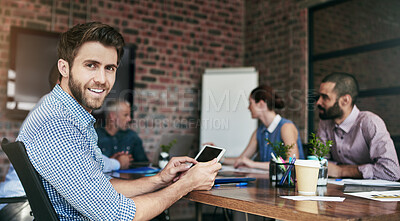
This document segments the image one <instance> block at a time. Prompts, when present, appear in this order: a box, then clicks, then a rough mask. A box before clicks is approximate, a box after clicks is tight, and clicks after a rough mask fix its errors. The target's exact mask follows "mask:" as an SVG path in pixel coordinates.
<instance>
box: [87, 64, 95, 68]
mask: <svg viewBox="0 0 400 221" xmlns="http://www.w3.org/2000/svg"><path fill="white" fill-rule="evenodd" d="M86 66H87V67H89V68H94V67H95V65H94V64H87V65H86Z"/></svg>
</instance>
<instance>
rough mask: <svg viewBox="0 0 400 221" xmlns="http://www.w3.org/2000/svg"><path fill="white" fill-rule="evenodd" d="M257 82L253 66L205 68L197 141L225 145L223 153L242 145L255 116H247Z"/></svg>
mask: <svg viewBox="0 0 400 221" xmlns="http://www.w3.org/2000/svg"><path fill="white" fill-rule="evenodd" d="M257 86H258V72H257V71H256V70H255V68H253V67H244V68H222V69H206V70H205V73H204V75H203V86H202V102H201V127H200V144H202V143H206V142H213V143H214V144H215V145H217V146H221V147H224V148H226V149H227V150H226V153H225V156H226V157H236V156H239V155H240V154H241V153H242V151H243V150H244V149H245V148H246V146H247V144H248V142H249V140H250V136H251V134H252V133H253V132H254V130H255V129H256V128H257V120H254V119H251V114H250V111H249V110H248V106H249V95H250V92H251V91H252V90H253V89H254V88H256V87H257Z"/></svg>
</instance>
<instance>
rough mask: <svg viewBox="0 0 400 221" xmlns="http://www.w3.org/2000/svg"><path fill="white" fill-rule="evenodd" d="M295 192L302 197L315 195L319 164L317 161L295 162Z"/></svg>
mask: <svg viewBox="0 0 400 221" xmlns="http://www.w3.org/2000/svg"><path fill="white" fill-rule="evenodd" d="M294 166H295V170H296V180H297V191H299V194H302V195H315V192H316V191H317V183H318V172H319V168H320V166H321V165H320V163H319V161H318V160H296V162H295V163H294Z"/></svg>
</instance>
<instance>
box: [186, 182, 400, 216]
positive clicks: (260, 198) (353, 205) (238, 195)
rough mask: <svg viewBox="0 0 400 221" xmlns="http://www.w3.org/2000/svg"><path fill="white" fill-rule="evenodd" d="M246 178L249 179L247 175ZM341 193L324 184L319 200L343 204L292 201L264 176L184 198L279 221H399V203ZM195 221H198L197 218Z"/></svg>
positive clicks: (339, 188) (290, 191)
mask: <svg viewBox="0 0 400 221" xmlns="http://www.w3.org/2000/svg"><path fill="white" fill-rule="evenodd" d="M234 175H235V174H234ZM236 175H237V174H236ZM247 176H249V177H252V175H251V174H248V175H247ZM256 176H260V174H257V175H256ZM343 189H344V187H343V186H339V185H334V184H328V185H327V186H323V187H318V190H317V195H320V196H322V195H323V196H340V197H345V198H346V199H345V200H344V201H343V202H323V201H294V200H289V199H284V198H281V197H279V196H288V195H290V196H293V195H297V192H296V189H294V188H276V187H273V186H272V184H270V182H269V179H268V175H265V176H264V177H259V178H257V180H256V181H252V182H250V183H249V185H248V186H247V187H235V186H221V187H218V188H213V189H211V190H210V191H193V192H191V193H189V194H188V195H186V196H185V197H184V198H186V199H188V200H191V201H194V202H197V203H200V204H198V205H201V204H208V205H212V206H217V207H222V208H227V209H231V210H236V211H240V212H244V213H250V214H255V215H259V216H264V217H269V218H275V219H281V220H385V221H386V220H400V202H379V201H375V200H369V199H363V198H360V197H355V196H350V195H346V194H343ZM197 209H199V208H197ZM200 213H201V206H200ZM197 217H198V219H200V220H201V216H197Z"/></svg>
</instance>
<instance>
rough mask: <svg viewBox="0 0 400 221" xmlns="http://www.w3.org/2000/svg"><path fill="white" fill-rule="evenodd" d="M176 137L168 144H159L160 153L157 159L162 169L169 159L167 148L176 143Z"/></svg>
mask: <svg viewBox="0 0 400 221" xmlns="http://www.w3.org/2000/svg"><path fill="white" fill-rule="evenodd" d="M176 142H177V141H176V139H173V140H172V141H171V142H169V143H168V144H161V146H160V147H161V153H160V157H159V160H158V166H159V167H160V168H161V169H163V168H164V167H165V166H166V165H167V163H168V161H169V150H170V149H171V148H172V146H174V145H175V144H176Z"/></svg>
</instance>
